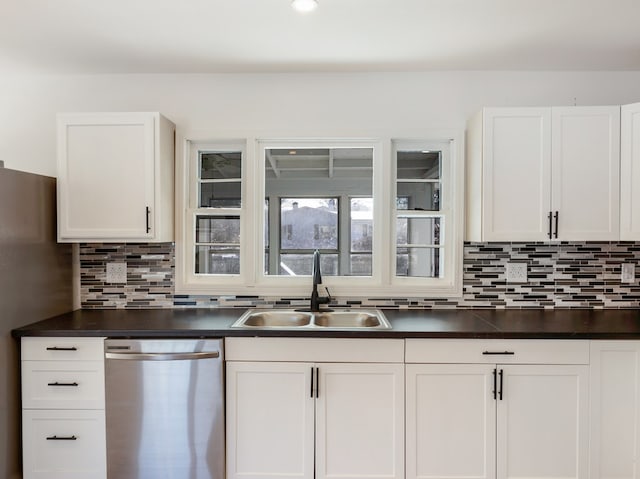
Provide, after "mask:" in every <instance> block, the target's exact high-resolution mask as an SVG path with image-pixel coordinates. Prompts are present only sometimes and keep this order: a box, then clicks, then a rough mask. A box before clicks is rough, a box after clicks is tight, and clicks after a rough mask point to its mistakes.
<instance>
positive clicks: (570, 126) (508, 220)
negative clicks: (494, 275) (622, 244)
mask: <svg viewBox="0 0 640 479" xmlns="http://www.w3.org/2000/svg"><path fill="white" fill-rule="evenodd" d="M468 148H469V149H468V152H467V161H468V165H467V166H468V176H467V240H470V241H548V240H552V241H553V240H567V241H568V240H573V241H589V240H599V241H613V240H617V239H618V238H619V231H620V228H619V179H620V108H619V107H618V106H603V107H601V106H597V107H559V108H555V107H554V108H485V109H484V110H482V112H480V114H478V115H477V116H476V117H474V118H473V119H472V121H471V122H470V125H469V131H468Z"/></svg>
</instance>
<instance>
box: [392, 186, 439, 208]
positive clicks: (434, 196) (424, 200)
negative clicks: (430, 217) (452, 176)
mask: <svg viewBox="0 0 640 479" xmlns="http://www.w3.org/2000/svg"><path fill="white" fill-rule="evenodd" d="M397 194H398V197H397V198H396V207H397V208H398V209H399V210H427V211H440V183H425V182H402V181H398V191H397Z"/></svg>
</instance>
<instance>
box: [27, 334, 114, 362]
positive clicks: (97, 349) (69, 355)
mask: <svg viewBox="0 0 640 479" xmlns="http://www.w3.org/2000/svg"><path fill="white" fill-rule="evenodd" d="M21 346H22V353H21V354H22V359H23V360H36V361H40V360H53V361H77V360H87V361H102V360H104V338H50V337H47V338H31V337H30V338H22V343H21Z"/></svg>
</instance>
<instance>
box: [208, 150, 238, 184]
mask: <svg viewBox="0 0 640 479" xmlns="http://www.w3.org/2000/svg"><path fill="white" fill-rule="evenodd" d="M241 168H242V153H240V152H239V151H235V152H231V153H226V152H225V153H222V152H203V153H200V179H202V180H211V179H229V178H238V179H240V178H241V176H242V175H241V173H242V169H241Z"/></svg>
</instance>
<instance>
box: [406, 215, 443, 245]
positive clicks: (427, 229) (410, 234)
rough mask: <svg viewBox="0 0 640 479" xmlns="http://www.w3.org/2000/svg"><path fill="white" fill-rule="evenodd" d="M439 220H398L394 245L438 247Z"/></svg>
mask: <svg viewBox="0 0 640 479" xmlns="http://www.w3.org/2000/svg"><path fill="white" fill-rule="evenodd" d="M440 223H441V218H398V219H397V222H396V225H397V226H396V244H398V245H408V244H413V245H439V244H440Z"/></svg>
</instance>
